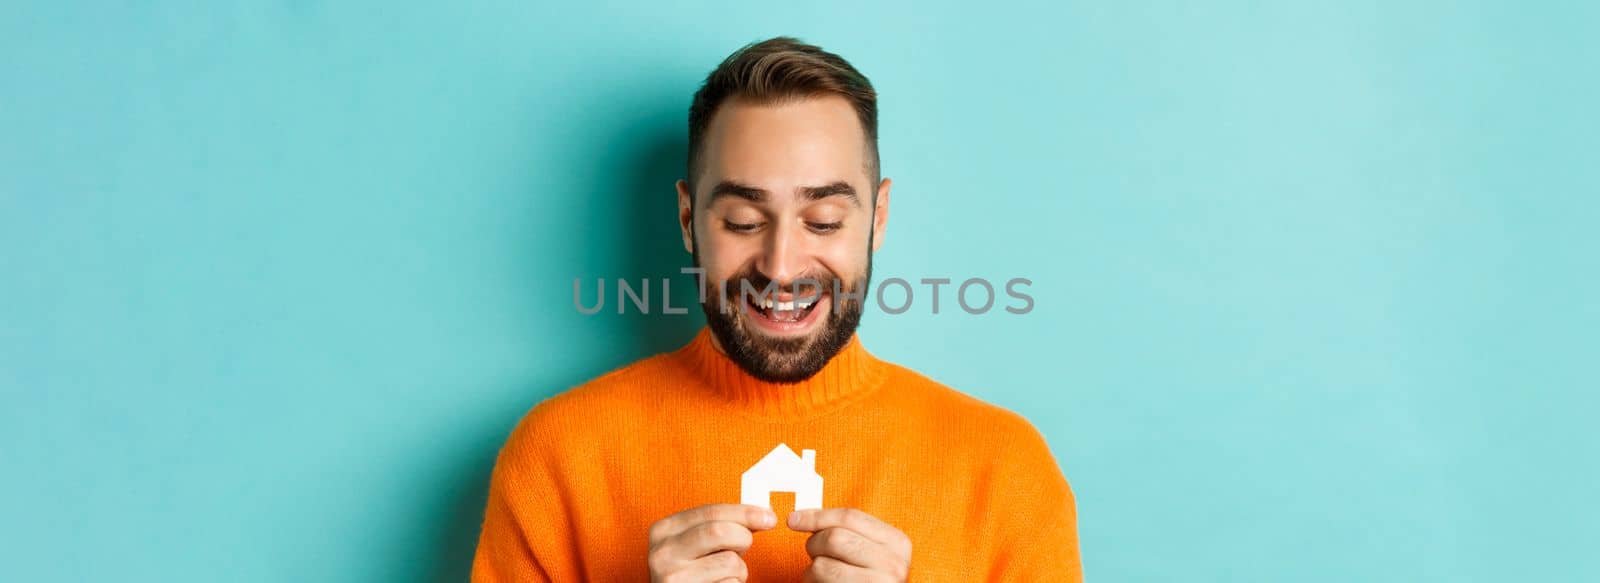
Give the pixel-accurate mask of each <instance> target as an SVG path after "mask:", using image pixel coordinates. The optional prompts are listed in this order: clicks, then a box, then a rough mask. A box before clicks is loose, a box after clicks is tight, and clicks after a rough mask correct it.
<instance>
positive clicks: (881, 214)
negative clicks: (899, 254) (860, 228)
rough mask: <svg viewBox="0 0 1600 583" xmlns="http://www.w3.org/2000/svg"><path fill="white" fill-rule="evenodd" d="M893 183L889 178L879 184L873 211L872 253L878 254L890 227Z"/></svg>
mask: <svg viewBox="0 0 1600 583" xmlns="http://www.w3.org/2000/svg"><path fill="white" fill-rule="evenodd" d="M890 186H893V181H891V180H889V179H888V178H885V179H883V182H879V183H878V196H877V197H876V198H877V202H876V203H875V204H874V208H873V209H872V252H873V253H877V252H878V248H879V247H882V246H883V233H884V231H885V230H887V229H888V226H889V187H890Z"/></svg>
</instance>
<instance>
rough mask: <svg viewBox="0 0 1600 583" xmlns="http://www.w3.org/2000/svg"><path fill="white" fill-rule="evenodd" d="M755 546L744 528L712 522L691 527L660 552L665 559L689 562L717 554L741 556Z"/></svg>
mask: <svg viewBox="0 0 1600 583" xmlns="http://www.w3.org/2000/svg"><path fill="white" fill-rule="evenodd" d="M753 542H755V535H753V534H751V533H750V529H748V528H745V527H744V525H742V524H738V523H734V522H728V521H726V520H713V521H711V522H705V523H701V524H697V525H694V526H692V527H690V528H689V530H685V531H683V532H680V533H678V535H677V536H674V537H672V538H669V539H667V540H666V541H664V542H662V543H661V546H660V550H661V551H662V552H663V553H664V554H665V555H666V556H667V558H669V559H671V560H676V561H690V560H694V559H698V558H700V557H704V556H707V555H710V554H713V553H716V552H719V551H733V552H735V553H743V552H745V551H747V550H749V549H750V544H751V543H753Z"/></svg>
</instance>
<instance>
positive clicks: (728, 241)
mask: <svg viewBox="0 0 1600 583" xmlns="http://www.w3.org/2000/svg"><path fill="white" fill-rule="evenodd" d="M707 234H708V236H705V237H701V238H700V267H702V268H704V269H705V270H706V276H707V277H709V278H712V279H723V278H726V277H727V276H729V275H732V274H733V273H735V272H737V271H739V270H740V269H742V268H743V267H744V265H745V264H747V263H749V262H750V261H752V260H753V259H754V258H755V257H756V256H757V255H758V254H759V253H760V251H761V250H760V248H759V247H758V246H757V244H756V243H755V240H753V239H751V238H749V237H735V236H730V234H728V233H719V232H715V231H712V232H709V233H707Z"/></svg>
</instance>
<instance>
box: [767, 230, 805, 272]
mask: <svg viewBox="0 0 1600 583" xmlns="http://www.w3.org/2000/svg"><path fill="white" fill-rule="evenodd" d="M797 231H798V229H797V228H796V227H795V226H794V225H790V224H784V223H780V224H777V225H776V226H775V227H774V228H772V229H768V230H767V240H766V241H764V245H765V248H764V249H763V250H762V253H761V259H760V261H758V262H757V265H756V268H757V269H760V270H761V273H763V274H766V276H767V277H768V278H769V279H771V280H772V281H775V282H777V283H778V285H780V286H788V285H790V284H792V283H794V279H795V278H797V277H800V275H801V274H802V273H803V272H804V271H805V253H806V245H805V241H804V236H803V234H802V233H799V232H797Z"/></svg>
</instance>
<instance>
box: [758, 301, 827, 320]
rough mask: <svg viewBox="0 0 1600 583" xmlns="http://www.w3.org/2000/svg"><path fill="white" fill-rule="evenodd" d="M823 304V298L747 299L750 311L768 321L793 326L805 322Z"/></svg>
mask: <svg viewBox="0 0 1600 583" xmlns="http://www.w3.org/2000/svg"><path fill="white" fill-rule="evenodd" d="M821 303H822V296H816V297H798V296H797V297H793V298H791V299H788V300H778V299H774V298H770V297H769V298H767V299H766V300H765V301H762V300H760V299H758V298H756V297H753V296H746V297H745V305H746V306H748V307H749V308H750V311H751V312H752V313H754V314H755V315H757V316H760V317H762V318H764V319H766V320H768V321H771V322H774V323H779V324H793V323H797V322H800V321H802V320H805V319H806V317H807V316H810V315H811V312H812V311H814V310H816V309H817V305H818V304H821Z"/></svg>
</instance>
